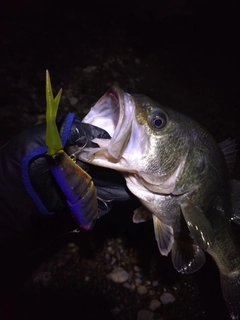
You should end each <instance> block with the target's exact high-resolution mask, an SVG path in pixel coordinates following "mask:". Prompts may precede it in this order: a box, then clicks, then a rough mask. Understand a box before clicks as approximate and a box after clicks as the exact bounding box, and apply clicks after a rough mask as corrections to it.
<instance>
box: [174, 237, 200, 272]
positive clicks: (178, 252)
mask: <svg viewBox="0 0 240 320" xmlns="http://www.w3.org/2000/svg"><path fill="white" fill-rule="evenodd" d="M171 257H172V263H173V266H174V268H175V269H176V270H177V271H178V272H181V273H185V274H186V273H193V272H195V271H197V270H199V269H200V268H201V267H202V266H203V264H204V262H205V253H204V252H203V250H202V249H201V248H200V247H199V246H198V245H195V244H192V243H186V242H182V241H174V244H173V246H172V251H171Z"/></svg>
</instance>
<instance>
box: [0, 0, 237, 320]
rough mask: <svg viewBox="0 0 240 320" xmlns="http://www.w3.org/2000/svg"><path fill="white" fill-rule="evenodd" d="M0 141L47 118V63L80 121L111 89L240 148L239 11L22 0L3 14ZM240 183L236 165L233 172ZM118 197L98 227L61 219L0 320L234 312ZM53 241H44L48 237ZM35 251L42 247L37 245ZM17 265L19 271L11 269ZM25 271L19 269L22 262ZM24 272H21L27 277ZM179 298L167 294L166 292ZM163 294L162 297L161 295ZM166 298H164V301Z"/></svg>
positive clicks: (206, 278)
mask: <svg viewBox="0 0 240 320" xmlns="http://www.w3.org/2000/svg"><path fill="white" fill-rule="evenodd" d="M1 15H2V18H1V24H2V26H1V64H0V85H1V86H0V87H1V92H0V133H1V134H0V142H1V144H3V143H4V142H6V141H7V140H8V139H10V138H11V137H13V136H14V135H15V134H17V133H18V132H20V131H22V130H23V129H25V128H27V127H29V126H31V125H34V124H36V123H38V122H41V121H44V117H45V70H46V69H49V71H50V74H51V79H52V85H53V88H54V91H55V93H56V92H57V91H58V90H59V88H60V87H62V88H63V96H62V100H61V105H60V110H61V111H63V112H66V111H67V112H68V111H71V112H74V113H75V114H76V116H78V117H79V118H82V117H83V115H84V114H86V113H87V112H88V110H89V108H90V107H91V106H92V105H93V104H94V103H95V102H96V101H97V100H98V99H99V98H100V97H101V96H102V95H103V94H104V93H105V92H106V91H107V89H108V88H109V87H110V86H111V85H118V86H120V87H121V88H122V89H124V90H125V91H127V92H130V93H131V92H137V93H144V94H146V95H148V96H150V97H151V98H153V99H155V100H156V101H158V102H159V103H161V104H163V105H167V106H169V107H172V108H174V109H176V110H178V111H180V112H183V113H185V114H187V115H189V116H191V117H192V118H194V119H195V120H197V121H198V122H200V123H201V124H202V125H203V126H204V127H206V128H207V129H208V130H209V131H210V132H211V133H212V135H213V136H214V137H215V139H216V140H217V141H218V142H220V141H222V140H224V139H226V138H228V137H232V138H236V139H237V142H238V143H239V141H240V140H239V139H240V130H239V123H238V119H239V118H240V117H239V116H240V108H239V103H240V91H239V85H240V79H239V50H238V41H237V39H238V33H239V25H238V18H237V17H238V8H237V7H236V6H235V3H234V1H233V2H231V4H230V3H229V5H228V6H225V7H223V6H222V7H221V6H220V4H218V5H215V4H214V2H210V3H207V2H204V1H195V2H194V1H192V2H191V1H181V2H177V1H170V2H169V4H168V5H167V4H165V3H164V2H159V4H158V5H156V4H155V3H154V2H151V1H150V2H147V1H145V2H142V3H141V4H139V3H138V2H136V3H134V1H130V3H129V2H128V3H127V2H126V1H122V2H120V1H114V2H112V1H107V0H102V1H99V2H97V1H94V2H89V3H84V6H83V7H80V8H79V3H78V2H77V1H72V0H70V1H68V2H67V3H64V4H62V5H61V4H58V3H57V1H52V2H48V3H47V4H46V3H45V2H43V3H40V2H39V1H37V2H36V3H33V1H25V2H24V3H23V4H22V5H19V4H17V3H14V1H12V6H11V5H9V3H8V6H6V8H5V10H3V11H2V12H1ZM233 176H234V178H238V179H239V178H240V172H239V161H238V163H237V165H236V168H235V170H234V172H233ZM135 205H136V204H135V203H134V204H132V203H124V204H123V203H120V204H117V205H116V206H115V207H114V208H113V210H112V212H111V213H109V214H108V215H107V216H105V217H103V218H102V219H101V220H100V221H99V223H98V224H97V226H96V228H95V229H94V230H93V231H91V232H85V231H82V232H80V233H70V234H65V235H63V236H62V237H60V238H57V239H56V240H55V241H53V242H51V240H53V239H54V238H55V237H56V235H59V234H61V232H66V231H67V230H66V229H67V228H68V227H69V229H68V230H73V229H74V228H75V226H74V225H72V224H71V222H68V223H67V227H66V228H63V227H62V224H61V222H59V221H55V223H54V227H53V225H50V226H47V229H48V231H47V236H46V237H45V238H44V236H43V234H44V232H45V231H44V232H42V234H41V236H40V241H39V243H38V244H39V247H41V246H43V248H42V249H41V250H40V251H37V252H35V253H33V254H32V255H31V256H30V257H29V258H28V259H27V261H21V262H20V260H21V257H19V259H20V260H19V261H17V262H16V266H18V265H22V267H21V268H20V269H21V270H22V269H24V272H23V273H24V276H23V275H22V273H21V272H17V274H14V276H13V277H12V279H11V280H9V281H10V283H11V284H9V285H8V283H7V286H6V287H7V288H8V289H6V291H5V292H4V294H3V297H2V301H3V303H2V308H1V311H0V315H1V319H14V320H19V319H42V318H45V319H50V318H57V317H61V316H62V317H65V318H67V317H68V318H70V317H71V316H76V314H77V313H78V316H79V317H80V318H81V319H87V320H89V319H98V318H101V319H116V320H131V319H133V320H135V319H137V320H143V319H144V320H148V319H155V320H160V319H161V320H170V319H177V320H181V319H196V320H197V319H203V320H206V319H213V318H214V319H223V320H224V319H227V311H226V309H225V306H224V301H223V299H222V296H221V290H220V284H219V277H218V270H217V268H216V266H215V265H214V263H213V262H212V260H211V259H210V258H207V261H206V264H205V266H204V267H203V268H202V269H201V270H199V271H198V272H197V273H196V274H193V275H181V274H178V273H177V272H176V271H175V270H174V269H173V267H172V264H171V259H170V257H167V258H166V257H162V256H160V254H159V252H158V249H157V246H156V242H155V239H154V235H153V227H152V224H151V222H149V223H145V224H140V225H135V224H133V222H132V215H133V210H134V208H135ZM46 239H47V240H46ZM36 249H37V248H36ZM13 269H14V268H13ZM17 269H18V268H17ZM20 274H21V275H20ZM167 294H170V295H167ZM164 297H165V299H164ZM166 297H167V299H166ZM1 312H2V314H1Z"/></svg>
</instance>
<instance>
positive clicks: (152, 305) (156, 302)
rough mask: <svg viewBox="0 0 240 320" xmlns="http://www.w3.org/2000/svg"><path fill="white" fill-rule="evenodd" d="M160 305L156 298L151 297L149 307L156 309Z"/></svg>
mask: <svg viewBox="0 0 240 320" xmlns="http://www.w3.org/2000/svg"><path fill="white" fill-rule="evenodd" d="M160 306H161V302H160V301H158V300H157V299H153V300H152V301H151V302H150V304H149V309H150V310H152V311H154V310H156V309H158V308H159V307H160Z"/></svg>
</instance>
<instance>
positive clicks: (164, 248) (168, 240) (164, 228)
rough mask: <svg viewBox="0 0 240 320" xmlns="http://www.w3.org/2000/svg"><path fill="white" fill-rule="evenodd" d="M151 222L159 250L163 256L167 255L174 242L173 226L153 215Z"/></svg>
mask: <svg viewBox="0 0 240 320" xmlns="http://www.w3.org/2000/svg"><path fill="white" fill-rule="evenodd" d="M153 224H154V231H155V238H156V240H157V244H158V248H159V251H160V252H161V254H162V255H163V256H167V255H168V253H169V252H170V251H171V249H172V245H173V242H174V237H173V228H172V227H171V226H169V225H167V224H165V223H164V222H162V221H161V220H160V219H159V218H157V217H156V216H154V215H153Z"/></svg>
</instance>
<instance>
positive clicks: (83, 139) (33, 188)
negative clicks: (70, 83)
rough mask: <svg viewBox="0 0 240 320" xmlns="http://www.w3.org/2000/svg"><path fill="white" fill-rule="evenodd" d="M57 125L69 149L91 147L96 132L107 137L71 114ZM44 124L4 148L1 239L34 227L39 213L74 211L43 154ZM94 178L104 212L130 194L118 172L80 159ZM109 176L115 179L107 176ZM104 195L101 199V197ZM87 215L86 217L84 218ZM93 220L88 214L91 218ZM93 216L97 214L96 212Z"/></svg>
mask: <svg viewBox="0 0 240 320" xmlns="http://www.w3.org/2000/svg"><path fill="white" fill-rule="evenodd" d="M57 126H58V129H59V132H60V136H61V140H62V143H63V146H64V148H65V150H68V152H71V150H75V149H76V148H79V147H84V146H91V145H92V144H93V142H91V139H92V138H93V137H94V138H96V137H99V138H100V137H105V138H107V137H108V133H106V132H105V131H104V130H102V129H99V128H97V127H94V126H91V125H88V124H85V123H81V122H80V121H78V120H77V119H75V118H74V115H73V114H69V115H68V116H67V117H63V116H59V117H58V119H57ZM45 132H46V125H45V123H42V124H39V125H36V126H34V127H31V128H29V129H27V130H25V131H24V132H22V133H21V134H19V135H18V136H16V137H15V138H13V139H12V140H11V141H9V142H8V143H6V144H5V145H4V146H2V147H1V149H0V181H1V184H0V244H1V242H5V241H9V240H10V241H11V239H13V238H16V237H18V236H19V235H20V234H21V233H23V232H25V231H26V230H28V229H30V228H32V226H33V225H34V223H36V221H38V220H39V218H40V217H41V216H48V215H52V214H53V213H59V212H63V211H64V212H66V211H68V212H69V211H70V210H69V208H68V205H67V201H66V199H65V197H64V195H63V193H62V191H61V189H60V188H59V185H58V184H57V182H56V180H55V179H54V177H53V175H52V174H51V171H50V170H49V163H48V162H47V160H46V157H45V154H46V151H47V147H46V145H45ZM78 165H80V166H81V167H82V168H83V169H84V170H85V171H87V172H88V173H89V174H90V175H91V176H92V178H93V181H94V184H95V186H96V188H97V195H98V198H99V212H100V215H101V214H104V213H106V212H108V211H109V210H110V209H111V204H112V201H114V200H118V201H125V200H128V199H129V198H130V196H129V194H128V192H127V191H126V188H125V183H124V180H123V179H122V178H121V176H120V175H118V174H117V173H115V172H113V171H111V174H107V175H106V171H108V170H107V169H102V168H97V167H93V166H90V165H87V164H85V163H81V162H80V161H79V162H78ZM106 176H107V177H110V176H111V178H112V179H111V180H109V179H107V180H106ZM100 199H101V200H100ZM83 218H84V217H83ZM88 219H89V217H88ZM93 219H94V217H93Z"/></svg>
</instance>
